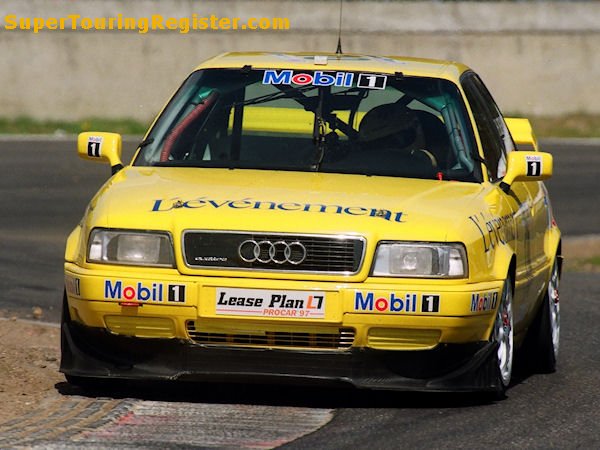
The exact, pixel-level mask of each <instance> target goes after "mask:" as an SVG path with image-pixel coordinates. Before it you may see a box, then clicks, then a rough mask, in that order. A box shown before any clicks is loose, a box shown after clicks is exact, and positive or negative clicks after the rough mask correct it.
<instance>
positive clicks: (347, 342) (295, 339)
mask: <svg viewBox="0 0 600 450" xmlns="http://www.w3.org/2000/svg"><path fill="white" fill-rule="evenodd" d="M322 328H323V330H322V332H321V331H319V332H315V331H314V327H313V328H312V329H311V330H310V332H302V331H295V332H284V331H273V330H260V331H259V330H256V331H254V330H253V331H252V332H250V331H248V332H235V333H234V332H231V333H228V332H214V331H212V330H210V331H208V330H202V329H198V328H196V322H195V321H189V322H188V323H187V332H188V336H189V337H190V339H193V340H194V342H196V343H198V344H204V345H222V346H223V345H224V346H242V347H243V346H251V347H285V348H314V349H333V350H344V349H347V348H350V347H351V346H352V343H353V342H354V335H355V330H354V329H353V328H332V327H322Z"/></svg>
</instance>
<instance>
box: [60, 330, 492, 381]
mask: <svg viewBox="0 0 600 450" xmlns="http://www.w3.org/2000/svg"><path fill="white" fill-rule="evenodd" d="M496 350H497V345H496V344H494V343H489V342H476V343H471V344H445V345H440V346H438V347H436V348H435V349H432V350H425V351H406V352H399V351H386V350H373V349H368V348H352V349H350V350H348V351H345V352H328V351H297V350H294V351H290V350H282V349H258V348H226V347H219V346H202V345H198V344H193V343H190V342H189V341H184V340H180V339H141V338H134V337H127V336H119V335H114V334H110V333H109V332H107V331H106V330H104V329H98V328H89V327H86V326H83V325H81V324H78V323H75V322H70V321H65V322H63V324H62V359H61V366H60V370H61V372H63V373H65V374H67V375H71V376H78V377H92V378H111V379H127V380H185V381H212V382H217V381H218V382H255V383H285V384H298V385H305V384H308V385H321V384H332V383H333V384H337V383H341V384H346V385H352V386H355V387H358V388H370V389H385V390H410V391H442V392H470V391H496V390H497V389H498V388H499V386H498V384H497V380H498V376H497V365H496V364H495V354H496Z"/></svg>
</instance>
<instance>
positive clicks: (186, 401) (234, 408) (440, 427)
mask: <svg viewBox="0 0 600 450" xmlns="http://www.w3.org/2000/svg"><path fill="white" fill-rule="evenodd" d="M134 144H135V141H132V142H126V145H125V155H130V154H131V150H132V146H134ZM542 149H543V150H545V151H550V152H551V153H553V154H554V158H555V169H554V171H555V175H554V177H553V178H552V180H550V181H549V182H548V183H547V186H548V188H549V191H550V195H551V199H552V202H553V207H554V211H555V216H556V218H557V221H558V223H559V225H560V226H561V228H562V231H563V234H564V235H566V236H577V235H586V234H593V233H598V229H599V228H600V227H599V224H600V218H599V209H598V200H597V195H598V192H599V190H600V189H599V188H600V177H599V175H600V171H599V168H600V143H595V142H589V141H588V142H570V143H567V142H543V143H542ZM0 155H1V157H2V165H1V167H2V169H1V174H2V176H1V177H0V192H1V193H2V195H1V196H0V208H1V209H0V211H2V213H1V215H0V231H1V232H2V233H1V235H0V236H1V237H0V244H1V245H0V267H1V269H2V276H1V277H0V310H3V311H4V312H5V314H16V315H18V316H20V317H23V318H26V317H27V316H28V315H30V313H31V308H32V307H34V306H39V307H41V308H42V309H43V312H44V316H43V319H44V320H46V321H50V322H57V321H58V318H59V314H60V311H59V310H60V301H61V297H62V290H63V287H62V283H63V281H62V254H63V250H64V243H65V239H66V236H67V235H68V233H69V231H70V229H72V228H73V226H74V225H75V224H76V223H77V222H78V221H79V219H80V218H81V216H82V214H83V211H84V208H85V206H86V204H87V201H88V200H89V199H90V198H91V196H92V195H93V194H94V192H95V191H96V190H97V189H98V188H99V187H100V186H101V184H102V183H103V182H104V181H105V180H106V178H107V177H108V175H109V168H108V166H106V165H103V164H94V163H92V162H87V161H82V160H79V159H78V158H77V156H76V152H75V143H74V140H71V139H69V140H43V139H42V140H29V141H25V140H0ZM567 268H568V262H567ZM598 298H600V281H599V277H598V274H591V273H578V272H572V271H568V270H567V271H566V272H565V274H564V276H563V280H562V285H561V301H562V308H561V312H562V332H561V354H560V358H559V368H558V371H557V372H556V373H555V374H550V375H548V374H543V375H542V374H535V373H530V372H528V371H527V370H526V369H525V368H524V365H523V364H518V365H517V367H516V374H515V380H514V383H513V386H512V387H511V389H510V390H509V391H508V394H507V398H506V399H504V400H503V401H500V402H489V401H485V400H483V399H482V398H481V397H480V396H476V395H439V394H435V395H430V394H414V393H410V394H407V393H381V392H370V391H357V390H352V389H334V390H332V389H322V388H296V387H283V386H246V385H239V386H234V385H215V384H211V385H206V384H205V385H185V386H180V385H170V384H168V385H165V384H161V385H148V386H146V385H143V386H120V387H119V386H117V387H115V386H109V387H106V388H101V389H99V390H98V392H83V391H80V390H78V389H77V388H74V387H71V386H70V385H68V384H66V383H60V384H59V385H57V396H56V398H52V399H49V400H48V401H47V402H46V403H45V404H44V405H40V407H39V408H38V409H36V410H34V411H32V412H31V413H30V414H29V415H28V416H26V417H24V418H22V419H21V420H19V421H17V423H15V424H12V425H10V424H9V425H10V426H6V424H4V425H0V447H2V448H7V447H9V446H10V447H12V446H17V445H19V446H21V445H24V446H28V447H32V448H104V447H106V446H109V445H110V446H112V447H114V448H217V447H219V448H223V447H226V448H233V447H236V448H272V447H276V446H283V447H284V448H294V449H300V448H307V449H308V448H311V449H312V448H331V449H334V448H335V449H338V448H349V449H350V448H353V449H354V448H484V447H487V446H496V447H508V448H586V449H587V448H600V428H599V426H598V423H600V409H599V408H598V407H597V405H598V404H599V403H600V386H599V384H600V383H598V375H597V374H598V373H599V371H600V353H599V351H598V348H599V345H600V333H598V332H597V330H598V328H597V324H598V323H599V320H600V306H599V305H598V302H597V299H598ZM286 443H287V444H286Z"/></svg>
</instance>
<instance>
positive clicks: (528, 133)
mask: <svg viewBox="0 0 600 450" xmlns="http://www.w3.org/2000/svg"><path fill="white" fill-rule="evenodd" d="M504 121H505V122H506V126H507V127H508V131H510V135H511V136H512V138H513V141H514V142H515V145H516V146H517V149H519V150H525V151H530V150H533V151H536V152H537V151H538V150H539V148H538V142H537V138H536V137H535V133H534V132H533V128H532V127H531V122H529V120H528V119H522V118H515V117H507V118H505V119H504Z"/></svg>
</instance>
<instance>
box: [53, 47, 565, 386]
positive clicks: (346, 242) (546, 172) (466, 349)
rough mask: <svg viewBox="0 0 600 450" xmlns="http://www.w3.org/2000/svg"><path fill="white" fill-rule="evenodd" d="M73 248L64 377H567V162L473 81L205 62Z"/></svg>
mask: <svg viewBox="0 0 600 450" xmlns="http://www.w3.org/2000/svg"><path fill="white" fill-rule="evenodd" d="M78 153H79V155H80V156H81V157H83V158H85V159H89V160H93V161H107V162H108V163H109V164H110V165H111V167H112V172H113V175H112V177H111V178H110V179H109V180H108V181H107V182H106V183H105V185H104V186H103V187H102V188H101V189H100V191H99V192H98V193H97V194H96V195H95V197H94V198H93V199H92V200H91V202H90V204H89V207H88V208H87V210H86V212H85V214H84V217H83V219H82V220H81V222H80V223H79V224H78V225H77V226H76V227H75V229H74V230H73V232H72V233H71V234H70V236H69V238H68V240H67V245H66V251H65V295H64V306H63V317H62V360H61V371H62V372H63V373H64V374H65V375H66V377H67V380H69V381H70V382H72V383H78V384H86V383H89V382H94V381H95V380H97V379H106V378H110V379H112V378H115V379H144V380H166V379H169V380H171V379H173V380H175V379H179V380H218V381H235V382H266V383H270V382H285V383H331V382H333V383H349V384H351V385H354V386H356V387H360V388H373V389H398V390H432V391H489V392H493V393H497V394H500V395H502V394H503V393H504V391H505V390H506V388H507V386H508V385H509V383H510V380H511V373H512V369H513V358H514V354H515V349H517V348H519V347H522V351H524V352H528V360H529V361H530V362H531V363H532V364H534V367H535V369H536V370H540V371H545V372H551V371H554V370H555V366H556V357H557V354H558V348H559V332H560V316H559V311H560V310H559V297H558V285H559V275H560V269H561V256H560V255H561V237H560V231H559V229H558V227H557V225H556V222H555V221H554V218H553V214H552V209H551V206H550V201H549V198H548V192H547V191H546V188H545V187H544V184H543V183H542V180H544V179H547V178H548V177H550V176H551V175H552V156H551V155H550V154H548V153H543V152H540V151H538V145H537V141H536V139H535V136H534V134H533V131H532V129H531V126H530V124H529V121H528V120H527V119H515V118H513V119H508V118H507V119H505V118H503V116H502V114H501V112H500V110H499V109H498V107H497V106H496V103H495V102H494V100H493V99H492V97H491V95H490V94H489V92H488V90H487V89H486V87H485V85H484V84H483V82H482V81H481V79H480V78H479V77H478V75H477V74H476V73H474V72H473V71H472V70H471V69H469V68H468V67H466V66H464V65H462V64H458V63H453V62H448V61H438V60H426V59H413V58H404V57H403V58H400V57H374V56H365V55H340V54H313V53H311V54H307V53H286V54H282V53H259V52H256V53H229V54H224V55H221V56H218V57H215V58H213V59H210V60H208V61H206V62H204V63H202V64H201V65H200V66H199V67H198V68H197V69H196V70H195V71H194V72H193V73H192V74H191V75H190V76H189V77H188V79H187V80H186V81H185V82H184V83H183V85H182V86H181V87H180V88H179V89H178V90H177V92H176V93H175V94H174V95H173V97H172V98H171V100H170V101H169V102H168V104H167V105H166V107H165V108H164V110H163V111H162V113H161V114H160V115H159V116H158V117H157V119H156V120H155V122H154V123H153V125H152V126H151V128H150V130H149V131H148V133H147V135H146V136H145V138H144V140H143V141H142V142H141V143H140V144H139V148H138V149H137V152H136V154H135V156H134V158H133V160H132V162H131V164H129V165H126V166H125V167H124V166H123V164H122V162H121V137H120V136H119V135H117V134H113V133H105V132H89V133H82V134H81V135H80V136H79V138H78Z"/></svg>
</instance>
